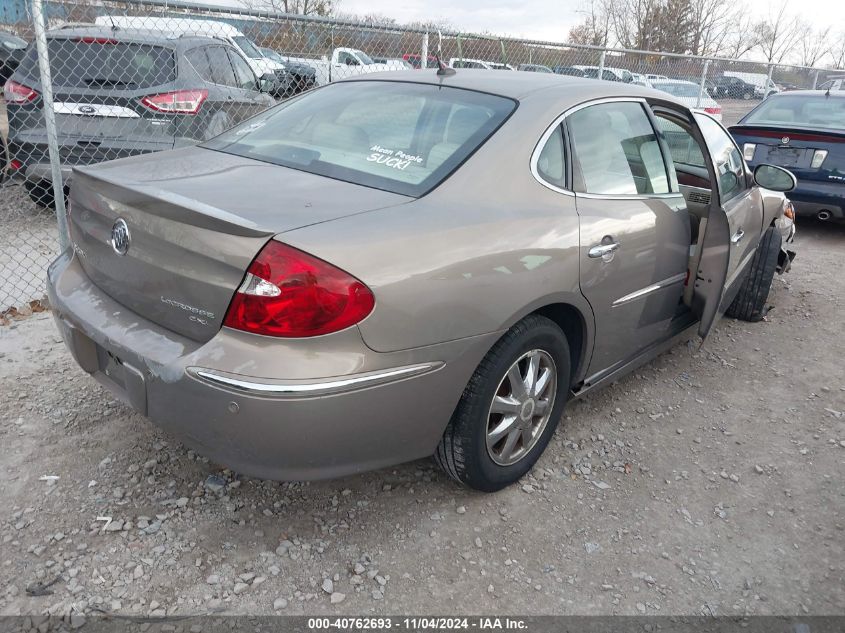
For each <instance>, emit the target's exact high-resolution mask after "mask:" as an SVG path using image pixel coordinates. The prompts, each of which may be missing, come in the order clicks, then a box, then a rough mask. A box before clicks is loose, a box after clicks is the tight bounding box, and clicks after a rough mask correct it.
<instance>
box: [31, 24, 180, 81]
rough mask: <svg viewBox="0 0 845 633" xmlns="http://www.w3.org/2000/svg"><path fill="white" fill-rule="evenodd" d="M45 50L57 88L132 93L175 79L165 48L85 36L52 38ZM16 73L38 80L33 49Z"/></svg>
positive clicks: (170, 60)
mask: <svg viewBox="0 0 845 633" xmlns="http://www.w3.org/2000/svg"><path fill="white" fill-rule="evenodd" d="M47 49H48V52H49V56H50V72H51V74H52V77H53V83H54V85H55V86H58V87H60V88H112V89H118V90H135V89H143V88H150V87H152V86H160V85H162V84H167V83H170V82H172V81H173V80H175V79H176V62H175V59H174V56H173V50H172V49H170V48H166V47H164V46H155V45H152V44H144V43H137V42H121V41H119V40H115V39H111V38H101V37H87V36H86V37H74V38H68V39H66V38H51V39H49V40H48V41H47ZM19 71H20V72H21V73H22V74H24V75H25V76H27V77H31V78H34V79H36V80H37V79H38V75H39V74H38V58H37V52H36V50H35V47H34V46H33V47H31V48H30V49H29V50H28V51H27V54H26V56H25V57H24V59H23V61H21V64H20V66H19Z"/></svg>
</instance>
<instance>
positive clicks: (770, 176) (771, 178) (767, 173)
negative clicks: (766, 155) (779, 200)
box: [754, 165, 798, 193]
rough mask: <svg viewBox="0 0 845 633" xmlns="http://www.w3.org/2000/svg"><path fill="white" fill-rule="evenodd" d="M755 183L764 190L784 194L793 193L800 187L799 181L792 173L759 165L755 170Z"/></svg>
mask: <svg viewBox="0 0 845 633" xmlns="http://www.w3.org/2000/svg"><path fill="white" fill-rule="evenodd" d="M754 182H756V183H757V184H758V185H759V186H760V187H763V188H764V189H771V190H772V191H781V192H784V193H785V192H787V191H792V190H793V189H795V187H796V186H797V185H798V180H797V179H796V178H795V175H794V174H793V173H792V172H791V171H789V170H788V169H784V168H783V167H777V166H776V165H757V167H756V169H754Z"/></svg>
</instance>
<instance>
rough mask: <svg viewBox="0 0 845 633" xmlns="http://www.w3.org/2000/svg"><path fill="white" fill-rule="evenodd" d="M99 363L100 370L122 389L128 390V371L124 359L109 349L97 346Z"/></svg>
mask: <svg viewBox="0 0 845 633" xmlns="http://www.w3.org/2000/svg"><path fill="white" fill-rule="evenodd" d="M97 365H98V368H99V370H100V372H101V373H102V374H103V375H104V376H105V377H106V378H108V379H109V380H110V381H111V382H113V383H115V384H116V385H117V386H118V387H120V388H121V389H122V390H124V391H125V390H126V371H125V368H124V365H123V361H122V360H120V359H119V358H118V357H117V356H115V355H114V354H112V353H111V352H109V351H108V350H106V349H104V348H102V347H100V346H99V345H98V346H97Z"/></svg>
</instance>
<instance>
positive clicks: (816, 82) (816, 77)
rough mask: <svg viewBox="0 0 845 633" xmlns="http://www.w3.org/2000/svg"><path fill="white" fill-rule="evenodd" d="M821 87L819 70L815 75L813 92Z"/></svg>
mask: <svg viewBox="0 0 845 633" xmlns="http://www.w3.org/2000/svg"><path fill="white" fill-rule="evenodd" d="M818 85H819V71H818V70H817V71H816V72H815V74H813V90H815V89H816V86H818Z"/></svg>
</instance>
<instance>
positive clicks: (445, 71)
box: [423, 29, 455, 77]
mask: <svg viewBox="0 0 845 633" xmlns="http://www.w3.org/2000/svg"><path fill="white" fill-rule="evenodd" d="M442 53H443V34H442V33H441V32H440V29H437V52H436V53H434V59H436V60H437V76H438V77H451V76H452V75H454V74H455V69H454V68H450V67H449V66H447V65H446V64H444V63H443V62H442V61H441V59H440V55H441V54H442ZM423 63H425V62H423Z"/></svg>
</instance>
